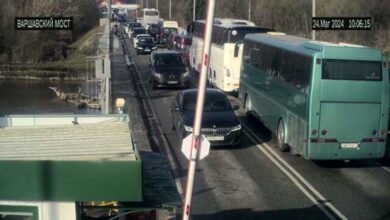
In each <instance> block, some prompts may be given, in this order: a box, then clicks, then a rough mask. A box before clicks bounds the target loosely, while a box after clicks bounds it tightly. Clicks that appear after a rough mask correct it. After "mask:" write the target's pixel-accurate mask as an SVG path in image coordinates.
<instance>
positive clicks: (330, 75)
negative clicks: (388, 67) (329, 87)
mask: <svg viewBox="0 0 390 220" xmlns="http://www.w3.org/2000/svg"><path fill="white" fill-rule="evenodd" d="M322 79H331V80H363V81H381V80H382V63H381V62H379V61H360V60H333V59H326V60H324V61H323V66H322Z"/></svg>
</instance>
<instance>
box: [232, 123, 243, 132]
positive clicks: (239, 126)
mask: <svg viewBox="0 0 390 220" xmlns="http://www.w3.org/2000/svg"><path fill="white" fill-rule="evenodd" d="M239 130H241V125H240V124H239V125H237V126H236V127H233V128H232V130H231V131H239Z"/></svg>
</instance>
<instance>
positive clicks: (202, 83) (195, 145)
mask: <svg viewBox="0 0 390 220" xmlns="http://www.w3.org/2000/svg"><path fill="white" fill-rule="evenodd" d="M214 7H215V0H208V7H207V17H206V30H205V39H204V45H203V54H202V66H201V70H200V79H199V84H198V95H197V100H196V109H195V120H194V125H193V131H194V134H193V138H192V144H191V153H190V159H189V166H188V173H187V186H186V193H185V199H184V206H183V209H184V210H183V220H188V219H189V217H190V214H191V202H192V192H193V187H194V179H195V170H196V162H197V160H198V158H199V155H198V149H199V148H200V144H201V142H200V140H201V136H200V135H201V134H200V128H201V126H202V113H203V105H204V96H205V91H206V74H207V69H208V66H209V58H210V46H211V33H212V28H213V18H214Z"/></svg>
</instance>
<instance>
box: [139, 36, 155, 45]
mask: <svg viewBox="0 0 390 220" xmlns="http://www.w3.org/2000/svg"><path fill="white" fill-rule="evenodd" d="M139 42H140V43H146V44H151V43H153V39H152V38H149V37H148V38H140V39H139Z"/></svg>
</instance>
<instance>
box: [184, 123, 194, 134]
mask: <svg viewBox="0 0 390 220" xmlns="http://www.w3.org/2000/svg"><path fill="white" fill-rule="evenodd" d="M184 130H186V131H187V132H192V127H191V126H187V125H184Z"/></svg>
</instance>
